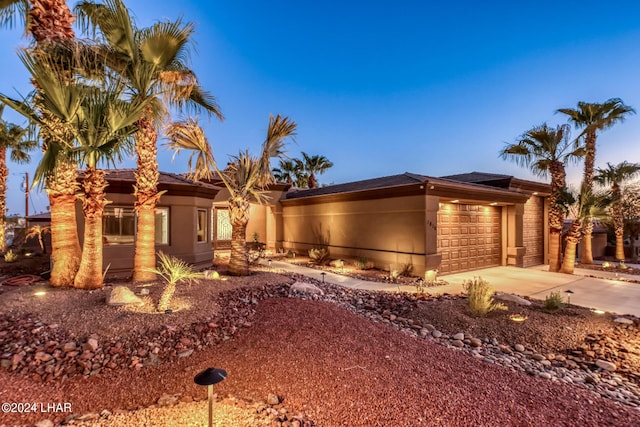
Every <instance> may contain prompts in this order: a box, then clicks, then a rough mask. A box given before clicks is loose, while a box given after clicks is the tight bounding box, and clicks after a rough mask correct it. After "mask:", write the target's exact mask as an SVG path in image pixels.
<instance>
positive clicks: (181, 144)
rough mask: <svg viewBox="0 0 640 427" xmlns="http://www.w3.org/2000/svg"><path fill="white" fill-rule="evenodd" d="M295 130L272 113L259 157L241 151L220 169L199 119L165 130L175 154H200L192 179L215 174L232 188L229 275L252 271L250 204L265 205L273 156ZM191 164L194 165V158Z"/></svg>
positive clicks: (281, 148)
mask: <svg viewBox="0 0 640 427" xmlns="http://www.w3.org/2000/svg"><path fill="white" fill-rule="evenodd" d="M295 130H296V124H295V123H294V122H293V121H291V120H290V119H289V118H287V117H281V116H280V115H278V116H276V117H273V116H271V117H270V118H269V128H268V129H267V137H266V139H265V141H264V143H263V144H262V153H261V154H260V157H254V156H251V155H250V154H249V151H241V152H240V153H239V154H238V155H237V156H232V157H231V162H230V163H229V164H228V165H227V167H226V169H224V170H220V168H218V166H217V163H216V161H215V159H214V157H213V152H212V151H211V146H210V145H209V143H208V142H207V138H206V136H205V134H204V132H203V131H202V128H200V127H199V126H198V123H197V121H195V120H187V121H184V122H178V123H174V124H172V125H170V126H169V128H168V130H167V132H166V133H167V137H168V138H169V141H170V142H169V147H170V148H171V149H173V150H175V151H176V153H178V152H179V151H180V150H190V151H192V154H191V156H194V155H197V161H196V165H200V166H201V167H200V168H196V169H195V170H191V168H190V173H191V176H192V178H193V179H196V180H198V179H200V178H203V177H204V178H206V177H209V178H210V177H212V176H213V174H214V173H215V174H216V177H217V178H218V179H219V180H220V181H222V183H223V184H224V186H225V187H226V188H227V190H228V191H229V194H230V198H229V216H230V218H231V225H232V230H231V258H230V260H229V273H230V274H233V275H238V276H246V275H248V274H249V261H248V258H247V248H246V234H247V223H248V222H249V213H250V209H249V208H250V203H251V202H257V203H260V204H264V203H266V202H267V201H268V200H269V197H268V195H267V191H268V186H269V184H272V183H273V182H274V178H273V174H272V172H271V165H270V163H271V159H272V158H274V157H280V156H281V155H282V154H283V149H284V140H285V139H286V138H287V137H291V138H293V137H295V135H296V133H295ZM189 164H191V158H190V159H189Z"/></svg>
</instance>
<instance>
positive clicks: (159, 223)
mask: <svg viewBox="0 0 640 427" xmlns="http://www.w3.org/2000/svg"><path fill="white" fill-rule="evenodd" d="M168 244H169V208H156V245H168Z"/></svg>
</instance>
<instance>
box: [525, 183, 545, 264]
mask: <svg viewBox="0 0 640 427" xmlns="http://www.w3.org/2000/svg"><path fill="white" fill-rule="evenodd" d="M523 222H524V230H523V236H522V237H523V244H524V247H525V248H526V250H527V251H526V252H525V254H524V260H523V263H524V266H525V267H531V266H532V265H540V264H544V199H543V198H542V197H539V196H532V197H531V198H530V199H529V200H527V203H525V204H524V216H523Z"/></svg>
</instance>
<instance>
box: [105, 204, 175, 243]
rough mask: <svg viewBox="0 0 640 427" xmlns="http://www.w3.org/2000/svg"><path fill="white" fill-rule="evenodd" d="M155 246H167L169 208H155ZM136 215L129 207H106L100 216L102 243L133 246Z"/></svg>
mask: <svg viewBox="0 0 640 427" xmlns="http://www.w3.org/2000/svg"><path fill="white" fill-rule="evenodd" d="M155 224H156V244H159V245H168V244H169V208H156V214H155ZM135 235H136V215H135V211H134V209H133V208H131V207H122V206H106V207H105V208H104V214H103V216H102V241H103V243H104V244H105V245H133V244H134V241H135Z"/></svg>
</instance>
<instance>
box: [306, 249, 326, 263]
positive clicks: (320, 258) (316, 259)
mask: <svg viewBox="0 0 640 427" xmlns="http://www.w3.org/2000/svg"><path fill="white" fill-rule="evenodd" d="M309 260H310V261H311V262H312V263H314V264H318V265H324V264H327V263H328V262H329V251H328V250H327V248H318V249H309Z"/></svg>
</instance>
